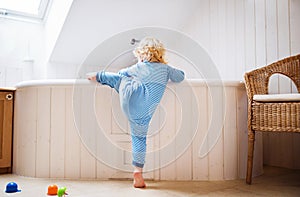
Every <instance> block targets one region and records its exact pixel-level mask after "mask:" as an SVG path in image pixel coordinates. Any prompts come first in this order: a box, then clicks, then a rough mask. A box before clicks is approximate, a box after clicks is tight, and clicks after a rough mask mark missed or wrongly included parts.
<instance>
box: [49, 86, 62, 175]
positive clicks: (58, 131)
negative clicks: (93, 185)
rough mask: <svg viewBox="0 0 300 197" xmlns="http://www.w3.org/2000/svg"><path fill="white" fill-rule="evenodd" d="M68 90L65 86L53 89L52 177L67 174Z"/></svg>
mask: <svg viewBox="0 0 300 197" xmlns="http://www.w3.org/2000/svg"><path fill="white" fill-rule="evenodd" d="M65 101H66V92H65V88H63V87H56V88H52V91H51V127H50V128H51V131H50V132H51V136H50V177H51V178H64V176H65V174H64V173H65V134H66V132H65V122H66V119H65V118H66V116H65V113H66V108H65V106H66V105H65Z"/></svg>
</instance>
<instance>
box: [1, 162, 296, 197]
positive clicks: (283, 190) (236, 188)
mask: <svg viewBox="0 0 300 197" xmlns="http://www.w3.org/2000/svg"><path fill="white" fill-rule="evenodd" d="M264 171H265V174H264V175H263V176H260V177H256V178H254V179H253V184H252V185H247V184H245V181H244V180H234V181H199V182H188V181H185V182H182V181H181V182H175V181H147V182H146V183H147V188H146V189H135V188H133V187H132V182H131V181H117V180H113V181H76V180H56V179H54V180H53V179H37V178H28V177H21V176H16V175H11V174H7V175H0V186H1V187H2V191H1V192H0V196H26V197H27V196H28V197H42V196H47V195H46V193H47V188H48V185H51V184H57V185H58V186H59V187H62V186H65V187H67V192H68V194H69V195H68V196H70V197H79V196H80V197H83V196H84V197H97V196H130V197H133V196H163V197H166V196H300V170H288V169H282V168H275V167H265V168H264ZM10 181H14V182H16V183H17V184H18V185H19V189H21V190H22V191H21V192H19V193H15V194H6V193H5V192H4V190H5V187H6V184H7V183H8V182H10Z"/></svg>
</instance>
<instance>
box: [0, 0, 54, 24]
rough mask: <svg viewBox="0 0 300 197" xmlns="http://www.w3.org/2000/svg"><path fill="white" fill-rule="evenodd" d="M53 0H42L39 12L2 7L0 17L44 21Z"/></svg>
mask: <svg viewBox="0 0 300 197" xmlns="http://www.w3.org/2000/svg"><path fill="white" fill-rule="evenodd" d="M51 1H52V0H41V1H40V5H39V9H38V14H30V13H26V12H21V11H17V10H12V9H6V8H1V7H0V18H7V19H15V20H21V21H28V22H43V21H44V19H45V16H46V13H47V10H48V8H49V7H50V4H51Z"/></svg>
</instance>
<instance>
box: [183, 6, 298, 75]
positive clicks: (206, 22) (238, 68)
mask: <svg viewBox="0 0 300 197" xmlns="http://www.w3.org/2000/svg"><path fill="white" fill-rule="evenodd" d="M299 21H300V1H299V0H277V1H276V0H202V1H201V6H200V7H199V8H198V11H197V12H196V14H195V15H194V16H191V20H190V24H189V25H188V26H187V30H186V31H187V32H188V33H189V34H190V35H191V36H192V37H193V38H194V39H195V40H197V41H198V42H199V43H200V44H201V45H202V46H204V48H206V49H207V50H208V52H209V54H211V57H212V58H213V60H214V61H215V63H216V65H217V67H218V68H219V71H220V73H221V75H222V77H223V78H224V79H237V80H239V79H242V78H243V75H244V72H245V71H248V70H251V69H253V68H256V67H260V66H263V65H266V64H269V63H272V62H274V61H277V60H278V59H281V58H284V57H287V56H290V55H294V54H297V53H300V38H299V35H300V28H299V27H298V25H297V24H298V22H299Z"/></svg>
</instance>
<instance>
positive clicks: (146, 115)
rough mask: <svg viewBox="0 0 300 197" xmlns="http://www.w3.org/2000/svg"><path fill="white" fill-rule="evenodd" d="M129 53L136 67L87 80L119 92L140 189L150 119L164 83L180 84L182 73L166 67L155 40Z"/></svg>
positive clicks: (161, 48) (163, 49)
mask: <svg viewBox="0 0 300 197" xmlns="http://www.w3.org/2000/svg"><path fill="white" fill-rule="evenodd" d="M133 53H134V55H135V56H136V57H137V59H138V62H137V63H136V64H134V65H132V66H130V67H128V68H125V69H122V70H120V71H119V72H118V73H112V72H106V71H100V72H98V73H97V74H96V75H95V76H92V77H89V78H88V79H89V80H92V81H97V82H99V83H101V84H103V85H108V86H110V87H111V88H114V89H115V90H116V91H117V92H118V93H119V98H120V104H121V108H122V111H123V112H124V114H125V115H126V117H127V119H128V121H129V123H130V129H131V139H132V158H133V159H132V165H133V166H134V171H133V178H134V181H133V186H134V187H136V188H143V187H146V185H145V182H144V179H143V176H142V171H143V167H144V164H145V155H146V137H147V131H148V128H149V123H150V120H151V118H152V116H153V113H154V111H155V109H156V107H157V105H158V104H159V102H160V100H161V98H162V96H163V94H164V92H165V89H166V85H167V82H168V81H169V80H171V81H173V82H181V81H182V80H183V79H184V72H183V71H181V70H178V69H175V68H172V67H171V66H169V65H167V64H166V61H165V59H164V54H165V48H164V46H163V44H162V43H161V42H160V41H159V40H157V39H155V38H150V37H146V38H144V39H142V40H141V41H140V43H139V45H138V46H137V47H136V48H135V50H134V51H133Z"/></svg>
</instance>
